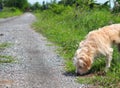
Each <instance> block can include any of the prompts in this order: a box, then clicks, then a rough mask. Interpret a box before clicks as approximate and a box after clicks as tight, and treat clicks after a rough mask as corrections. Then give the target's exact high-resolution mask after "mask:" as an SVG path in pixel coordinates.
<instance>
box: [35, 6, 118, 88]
mask: <svg viewBox="0 0 120 88" xmlns="http://www.w3.org/2000/svg"><path fill="white" fill-rule="evenodd" d="M76 14H77V15H76ZM35 15H36V17H37V22H35V23H34V24H33V26H34V28H35V30H36V31H37V32H40V33H42V34H43V35H44V36H46V37H47V38H48V39H49V40H50V41H52V42H54V43H55V44H57V45H58V46H60V47H61V48H60V50H59V52H60V54H61V55H62V56H63V57H64V58H65V60H66V68H65V69H66V71H67V72H70V73H74V71H75V67H74V66H73V62H72V57H73V55H74V53H75V50H76V49H77V47H78V44H79V42H80V41H81V40H82V39H84V37H85V35H86V34H87V33H88V32H89V31H91V30H94V29H97V28H100V27H103V26H105V25H109V24H111V23H119V22H120V16H119V15H114V14H112V13H111V12H109V11H107V10H104V9H101V10H99V9H95V10H89V11H77V10H74V9H72V8H70V7H67V8H66V10H64V11H63V12H62V13H61V14H55V13H53V12H52V11H51V10H46V11H43V12H39V13H35ZM99 58H101V59H100V60H96V61H95V63H94V64H93V66H92V69H91V71H90V72H91V73H90V75H88V76H83V77H78V80H77V81H78V82H79V83H84V84H92V85H95V86H99V87H102V88H118V87H119V86H120V78H119V75H120V69H119V68H120V64H119V63H120V59H119V53H118V52H117V50H116V49H115V52H114V55H113V61H112V66H111V68H110V71H109V72H108V73H107V74H104V73H102V71H103V69H104V66H105V63H104V57H99Z"/></svg>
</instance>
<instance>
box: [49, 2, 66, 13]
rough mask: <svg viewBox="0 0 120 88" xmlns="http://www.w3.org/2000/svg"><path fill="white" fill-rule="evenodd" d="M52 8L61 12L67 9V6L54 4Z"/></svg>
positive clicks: (55, 11) (56, 11)
mask: <svg viewBox="0 0 120 88" xmlns="http://www.w3.org/2000/svg"><path fill="white" fill-rule="evenodd" d="M50 9H51V10H52V11H53V12H54V13H56V14H61V13H62V12H63V11H64V10H65V7H64V5H58V4H52V5H51V6H50Z"/></svg>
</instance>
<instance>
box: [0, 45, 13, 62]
mask: <svg viewBox="0 0 120 88" xmlns="http://www.w3.org/2000/svg"><path fill="white" fill-rule="evenodd" d="M10 46H11V44H10V43H0V52H2V51H3V50H5V49H6V48H8V47H10ZM12 62H14V58H13V57H12V56H8V55H0V63H12Z"/></svg>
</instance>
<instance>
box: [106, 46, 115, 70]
mask: <svg viewBox="0 0 120 88" xmlns="http://www.w3.org/2000/svg"><path fill="white" fill-rule="evenodd" d="M112 53H113V49H112V48H110V52H109V54H107V58H106V68H105V72H107V71H108V70H109V68H110V64H111V60H112Z"/></svg>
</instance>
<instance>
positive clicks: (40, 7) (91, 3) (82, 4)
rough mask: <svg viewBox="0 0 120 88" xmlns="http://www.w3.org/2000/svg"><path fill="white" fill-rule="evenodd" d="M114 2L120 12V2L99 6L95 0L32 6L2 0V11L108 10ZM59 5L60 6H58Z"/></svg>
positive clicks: (53, 0) (21, 1)
mask: <svg viewBox="0 0 120 88" xmlns="http://www.w3.org/2000/svg"><path fill="white" fill-rule="evenodd" d="M111 1H113V2H114V8H113V11H114V12H119V11H120V0H108V1H106V2H105V3H104V4H102V5H101V4H97V3H95V0H61V1H59V2H57V1H56V0H51V2H50V3H46V2H45V1H43V3H42V4H40V3H39V2H36V3H34V4H30V3H29V2H28V0H0V9H3V8H4V7H15V8H18V9H20V10H23V11H25V10H32V11H34V10H46V9H51V8H59V9H60V8H62V7H60V5H62V6H74V7H76V8H84V9H89V8H90V9H93V8H96V7H101V8H103V7H104V8H107V9H110V6H109V5H110V2H111ZM58 5H59V6H58Z"/></svg>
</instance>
